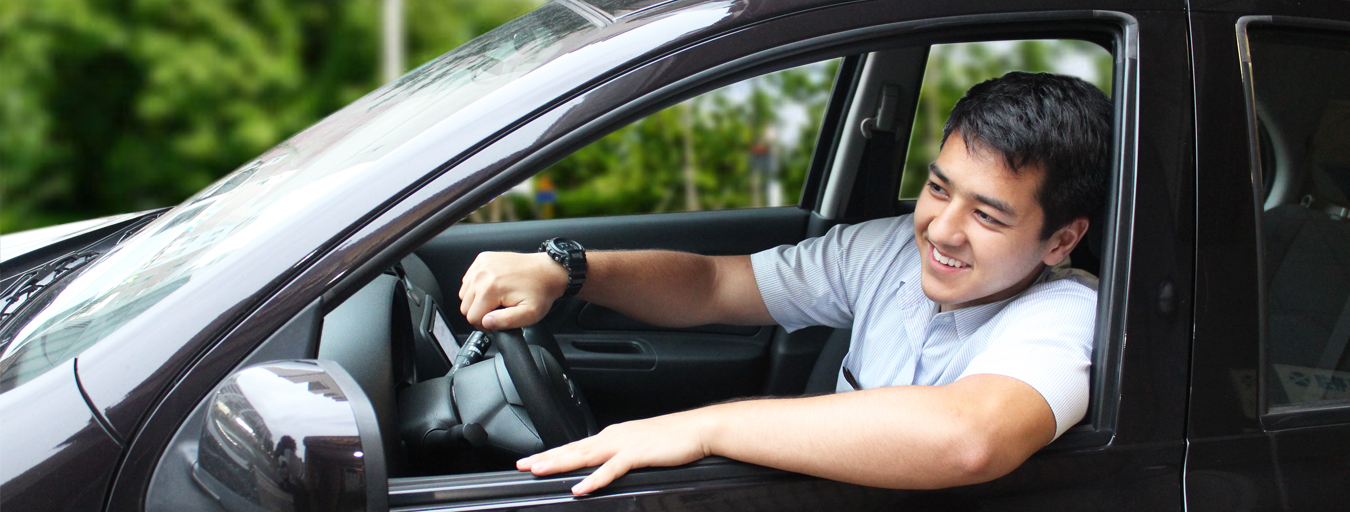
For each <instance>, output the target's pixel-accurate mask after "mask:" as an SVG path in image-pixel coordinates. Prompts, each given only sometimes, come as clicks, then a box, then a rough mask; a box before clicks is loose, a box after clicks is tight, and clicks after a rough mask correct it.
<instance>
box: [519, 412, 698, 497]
mask: <svg viewBox="0 0 1350 512" xmlns="http://www.w3.org/2000/svg"><path fill="white" fill-rule="evenodd" d="M703 411H704V409H697V410H693V411H687V412H682V413H677V414H671V415H667V416H658V417H655V418H649V419H645V420H638V421H630V422H627V423H620V424H617V425H611V426H609V427H606V428H605V429H604V430H603V431H601V432H600V433H599V434H596V435H595V436H592V437H589V438H586V439H582V440H580V441H577V442H575V443H571V444H568V445H565V446H560V447H557V448H554V449H552V450H549V451H546V452H543V453H538V454H535V455H532V456H530V457H526V458H524V459H521V460H519V461H517V462H516V468H517V469H519V470H521V471H529V472H531V473H534V474H536V475H539V476H544V475H552V474H555V473H563V472H567V471H572V470H574V469H580V468H584V467H589V466H595V465H600V468H598V469H596V470H595V472H593V473H591V474H590V476H587V477H586V478H585V479H583V480H582V481H581V483H578V484H577V485H575V486H573V487H572V494H575V495H577V496H581V495H583V494H587V493H590V492H592V491H594V490H596V489H599V488H601V487H604V486H606V485H609V483H610V482H613V481H614V479H615V478H618V477H620V476H623V475H624V474H625V473H627V472H628V471H630V470H633V469H637V468H643V467H649V466H679V465H681V464H688V463H690V462H694V461H696V460H699V459H702V458H704V457H707V456H709V455H711V452H710V451H709V448H708V444H707V443H706V442H705V440H704V429H703V428H701V427H702V426H704V425H706V423H707V422H706V421H704V420H703V418H701V417H700V416H701V415H702V412H703Z"/></svg>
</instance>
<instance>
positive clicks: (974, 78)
mask: <svg viewBox="0 0 1350 512" xmlns="http://www.w3.org/2000/svg"><path fill="white" fill-rule="evenodd" d="M1111 69H1112V60H1111V53H1110V52H1109V51H1107V50H1106V49H1105V48H1102V47H1101V46H1098V45H1096V44H1093V43H1090V42H1087V41H1077V40H1028V41H988V42H979V43H954V44H938V45H933V47H932V49H931V50H930V51H929V54H928V66H927V68H926V69H925V70H924V76H923V86H922V88H921V89H920V92H919V105H918V110H917V111H916V112H915V115H914V130H913V131H911V132H910V139H909V152H908V154H907V155H906V157H905V168H904V175H903V177H902V178H901V181H900V199H914V198H917V197H919V191H920V190H921V189H922V187H923V183H924V181H926V180H927V179H928V164H930V163H932V162H933V161H934V160H937V155H938V151H939V150H940V149H941V148H940V146H939V144H940V143H941V142H942V123H944V122H945V121H946V120H947V113H948V112H951V110H952V107H953V106H955V105H956V101H957V100H959V99H961V95H962V94H964V93H965V91H966V90H967V89H970V87H971V86H973V85H975V84H977V83H980V82H983V81H985V80H988V79H991V78H997V77H1000V76H1003V74H1004V73H1007V72H1009V71H1045V72H1051V73H1059V74H1064V75H1071V76H1076V77H1079V78H1082V79H1084V80H1087V81H1088V82H1090V83H1092V84H1094V85H1096V86H1097V87H1099V88H1101V89H1102V90H1103V91H1106V94H1107V95H1108V96H1110V94H1111Z"/></svg>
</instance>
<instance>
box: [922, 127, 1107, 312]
mask: <svg viewBox="0 0 1350 512" xmlns="http://www.w3.org/2000/svg"><path fill="white" fill-rule="evenodd" d="M981 149H982V148H981ZM1044 174H1045V173H1044V171H1043V170H1041V169H1040V168H1031V167H1024V168H1023V169H1022V170H1021V172H1020V173H1018V174H1013V172H1012V171H1011V170H1009V169H1008V167H1007V165H1006V164H1004V162H1003V159H1002V158H1001V157H1000V155H999V154H998V153H997V152H995V151H984V150H974V151H971V150H968V148H967V146H966V143H965V141H964V140H963V139H962V138H961V136H960V134H959V133H952V134H951V136H950V137H948V138H947V143H946V145H945V146H943V148H942V152H941V153H940V154H939V155H938V158H937V162H934V163H933V165H932V166H931V168H930V172H929V175H928V183H926V184H925V186H924V191H923V193H921V194H920V195H919V201H918V205H917V206H916V207H915V210H914V238H915V240H916V241H917V242H918V246H919V250H920V251H922V254H923V256H922V261H923V273H922V275H923V279H922V282H923V292H924V294H926V295H928V298H929V299H932V300H933V302H937V303H938V304H941V305H942V308H941V309H942V310H943V311H950V310H953V309H959V308H963V307H969V306H976V305H980V304H986V303H989V302H994V301H998V300H1002V299H1005V298H1008V297H1011V296H1013V295H1016V294H1017V293H1018V292H1021V291H1022V290H1024V289H1026V287H1027V286H1030V285H1031V283H1032V282H1034V281H1035V279H1036V277H1037V275H1039V272H1040V270H1041V268H1042V267H1041V264H1046V265H1055V264H1057V263H1059V262H1060V261H1062V260H1063V259H1064V258H1065V257H1066V256H1068V254H1069V252H1070V251H1072V250H1073V246H1074V245H1075V244H1076V243H1077V241H1078V239H1079V238H1081V236H1082V233H1083V231H1086V229H1087V221H1086V219H1080V220H1078V221H1075V222H1074V223H1072V224H1070V225H1069V226H1066V227H1065V228H1063V229H1060V230H1059V231H1058V232H1056V233H1055V235H1053V236H1051V237H1050V239H1048V240H1041V238H1040V234H1041V224H1042V223H1043V222H1044V219H1045V213H1044V211H1042V210H1041V206H1040V203H1038V202H1037V201H1036V188H1037V187H1038V186H1039V185H1040V183H1041V179H1042V177H1043V176H1044Z"/></svg>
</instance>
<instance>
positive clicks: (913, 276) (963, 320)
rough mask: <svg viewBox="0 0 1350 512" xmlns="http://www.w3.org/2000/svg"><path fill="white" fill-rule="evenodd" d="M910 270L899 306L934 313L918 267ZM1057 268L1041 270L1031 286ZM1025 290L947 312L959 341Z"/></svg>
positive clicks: (968, 336)
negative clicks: (994, 300) (920, 307)
mask: <svg viewBox="0 0 1350 512" xmlns="http://www.w3.org/2000/svg"><path fill="white" fill-rule="evenodd" d="M911 268H912V270H910V271H907V272H906V280H905V284H904V286H903V287H902V288H901V290H900V304H901V306H902V307H904V308H907V309H908V308H912V307H915V306H924V307H927V308H928V310H929V311H934V312H936V311H937V307H936V306H937V304H936V303H934V302H933V301H932V300H931V299H929V298H928V296H927V295H924V293H923V284H922V283H921V282H920V281H919V279H920V276H919V272H920V271H921V269H920V267H919V266H918V265H914V266H912V267H911ZM1057 268H1059V267H1058V266H1056V267H1050V266H1047V267H1045V268H1043V269H1041V274H1040V275H1039V276H1036V280H1035V281H1033V282H1032V283H1031V286H1036V285H1038V284H1041V283H1044V282H1046V281H1047V280H1049V279H1051V276H1052V275H1053V274H1054V271H1055V270H1056V269H1057ZM911 283H912V284H913V285H912V286H911V285H910V284H911ZM1031 286H1028V287H1027V290H1030V289H1031ZM1027 290H1022V291H1021V292H1020V293H1018V294H1017V295H1013V296H1012V297H1008V298H1006V299H1003V300H1000V301H996V302H990V303H988V304H980V305H978V306H971V307H968V308H961V309H958V310H956V311H950V312H948V313H950V314H951V315H952V320H953V322H954V323H955V324H956V336H957V337H958V338H959V339H960V340H961V341H966V340H967V339H969V338H970V337H971V336H974V335H975V333H976V332H977V331H979V330H980V327H983V326H984V324H985V323H987V322H989V320H990V319H991V318H994V315H997V314H998V312H999V311H1002V310H1003V306H1006V305H1008V303H1009V302H1012V300H1013V299H1016V298H1018V297H1021V296H1022V294H1024V293H1026V292H1027ZM915 295H917V296H915ZM937 314H947V313H937Z"/></svg>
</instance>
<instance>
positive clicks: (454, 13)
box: [0, 0, 539, 233]
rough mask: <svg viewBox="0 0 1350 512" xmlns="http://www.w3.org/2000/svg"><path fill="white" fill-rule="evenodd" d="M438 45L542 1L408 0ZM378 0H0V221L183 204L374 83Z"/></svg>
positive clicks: (422, 57)
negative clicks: (184, 0)
mask: <svg viewBox="0 0 1350 512" xmlns="http://www.w3.org/2000/svg"><path fill="white" fill-rule="evenodd" d="M404 3H405V8H406V10H405V19H406V23H407V28H406V31H407V37H408V48H407V53H408V56H409V59H408V62H409V63H412V64H417V63H421V62H424V61H426V60H429V59H431V58H433V57H435V56H438V55H440V54H442V53H444V52H446V51H448V50H450V49H452V48H454V47H456V46H459V45H460V44H463V43H464V42H466V41H468V40H469V39H471V38H473V37H476V36H477V35H479V34H481V33H483V32H486V31H488V30H490V29H492V28H494V27H496V26H498V25H500V24H502V23H505V22H506V21H508V20H510V19H513V18H515V17H517V16H520V15H521V14H524V13H525V12H526V11H528V10H530V9H531V8H533V7H535V6H537V5H538V3H539V1H538V0H494V1H492V2H483V1H478V0H405V2H404ZM380 7H381V3H380V1H379V0H347V1H344V2H331V1H324V0H248V1H245V0H214V1H207V0H202V1H194V2H175V1H168V0H122V1H102V2H100V1H95V0H12V1H6V2H0V69H3V70H4V72H3V73H0V233H7V232H13V231H19V230H23V229H29V228H35V227H41V226H44V225H50V224H56V223H61V222H68V221H72V220H78V219H83V218H89V217H95V216H100V215H109V214H114V213H121V212H128V211H136V210H143V209H148V208H155V207H160V206H167V205H171V204H175V203H178V202H180V201H182V200H183V199H184V198H186V197H187V196H188V195H190V194H192V193H194V192H196V191H197V190H200V189H201V188H203V187H205V186H206V185H208V184H210V183H211V182H213V181H215V180H216V179H217V178H219V177H220V176H222V175H224V174H225V173H227V172H229V171H230V170H232V169H234V168H235V167H237V166H238V165H240V164H241V163H243V162H245V161H247V160H248V159H250V158H252V157H254V156H257V155H258V154H259V153H262V152H263V151H264V150H266V149H267V148H269V147H271V146H273V145H275V144H276V143H278V142H279V141H281V140H283V139H285V138H286V137H288V136H290V135H291V134H293V133H295V132H297V131H299V130H301V129H303V128H305V127H307V126H309V125H310V124H313V123H314V122H316V121H318V120H319V119H321V118H322V117H323V116H325V115H327V114H329V113H331V112H333V111H335V110H337V109H338V108H340V107H342V106H344V105H346V104H347V103H349V102H351V101H353V100H355V99H356V98H359V97H361V96H362V95H364V94H365V93H367V92H369V91H370V90H372V89H374V88H375V87H376V86H378V85H379V78H378V64H379V62H378V60H379V57H378V50H379V46H378V45H379V37H380V33H379V30H380V12H381V11H380Z"/></svg>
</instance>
